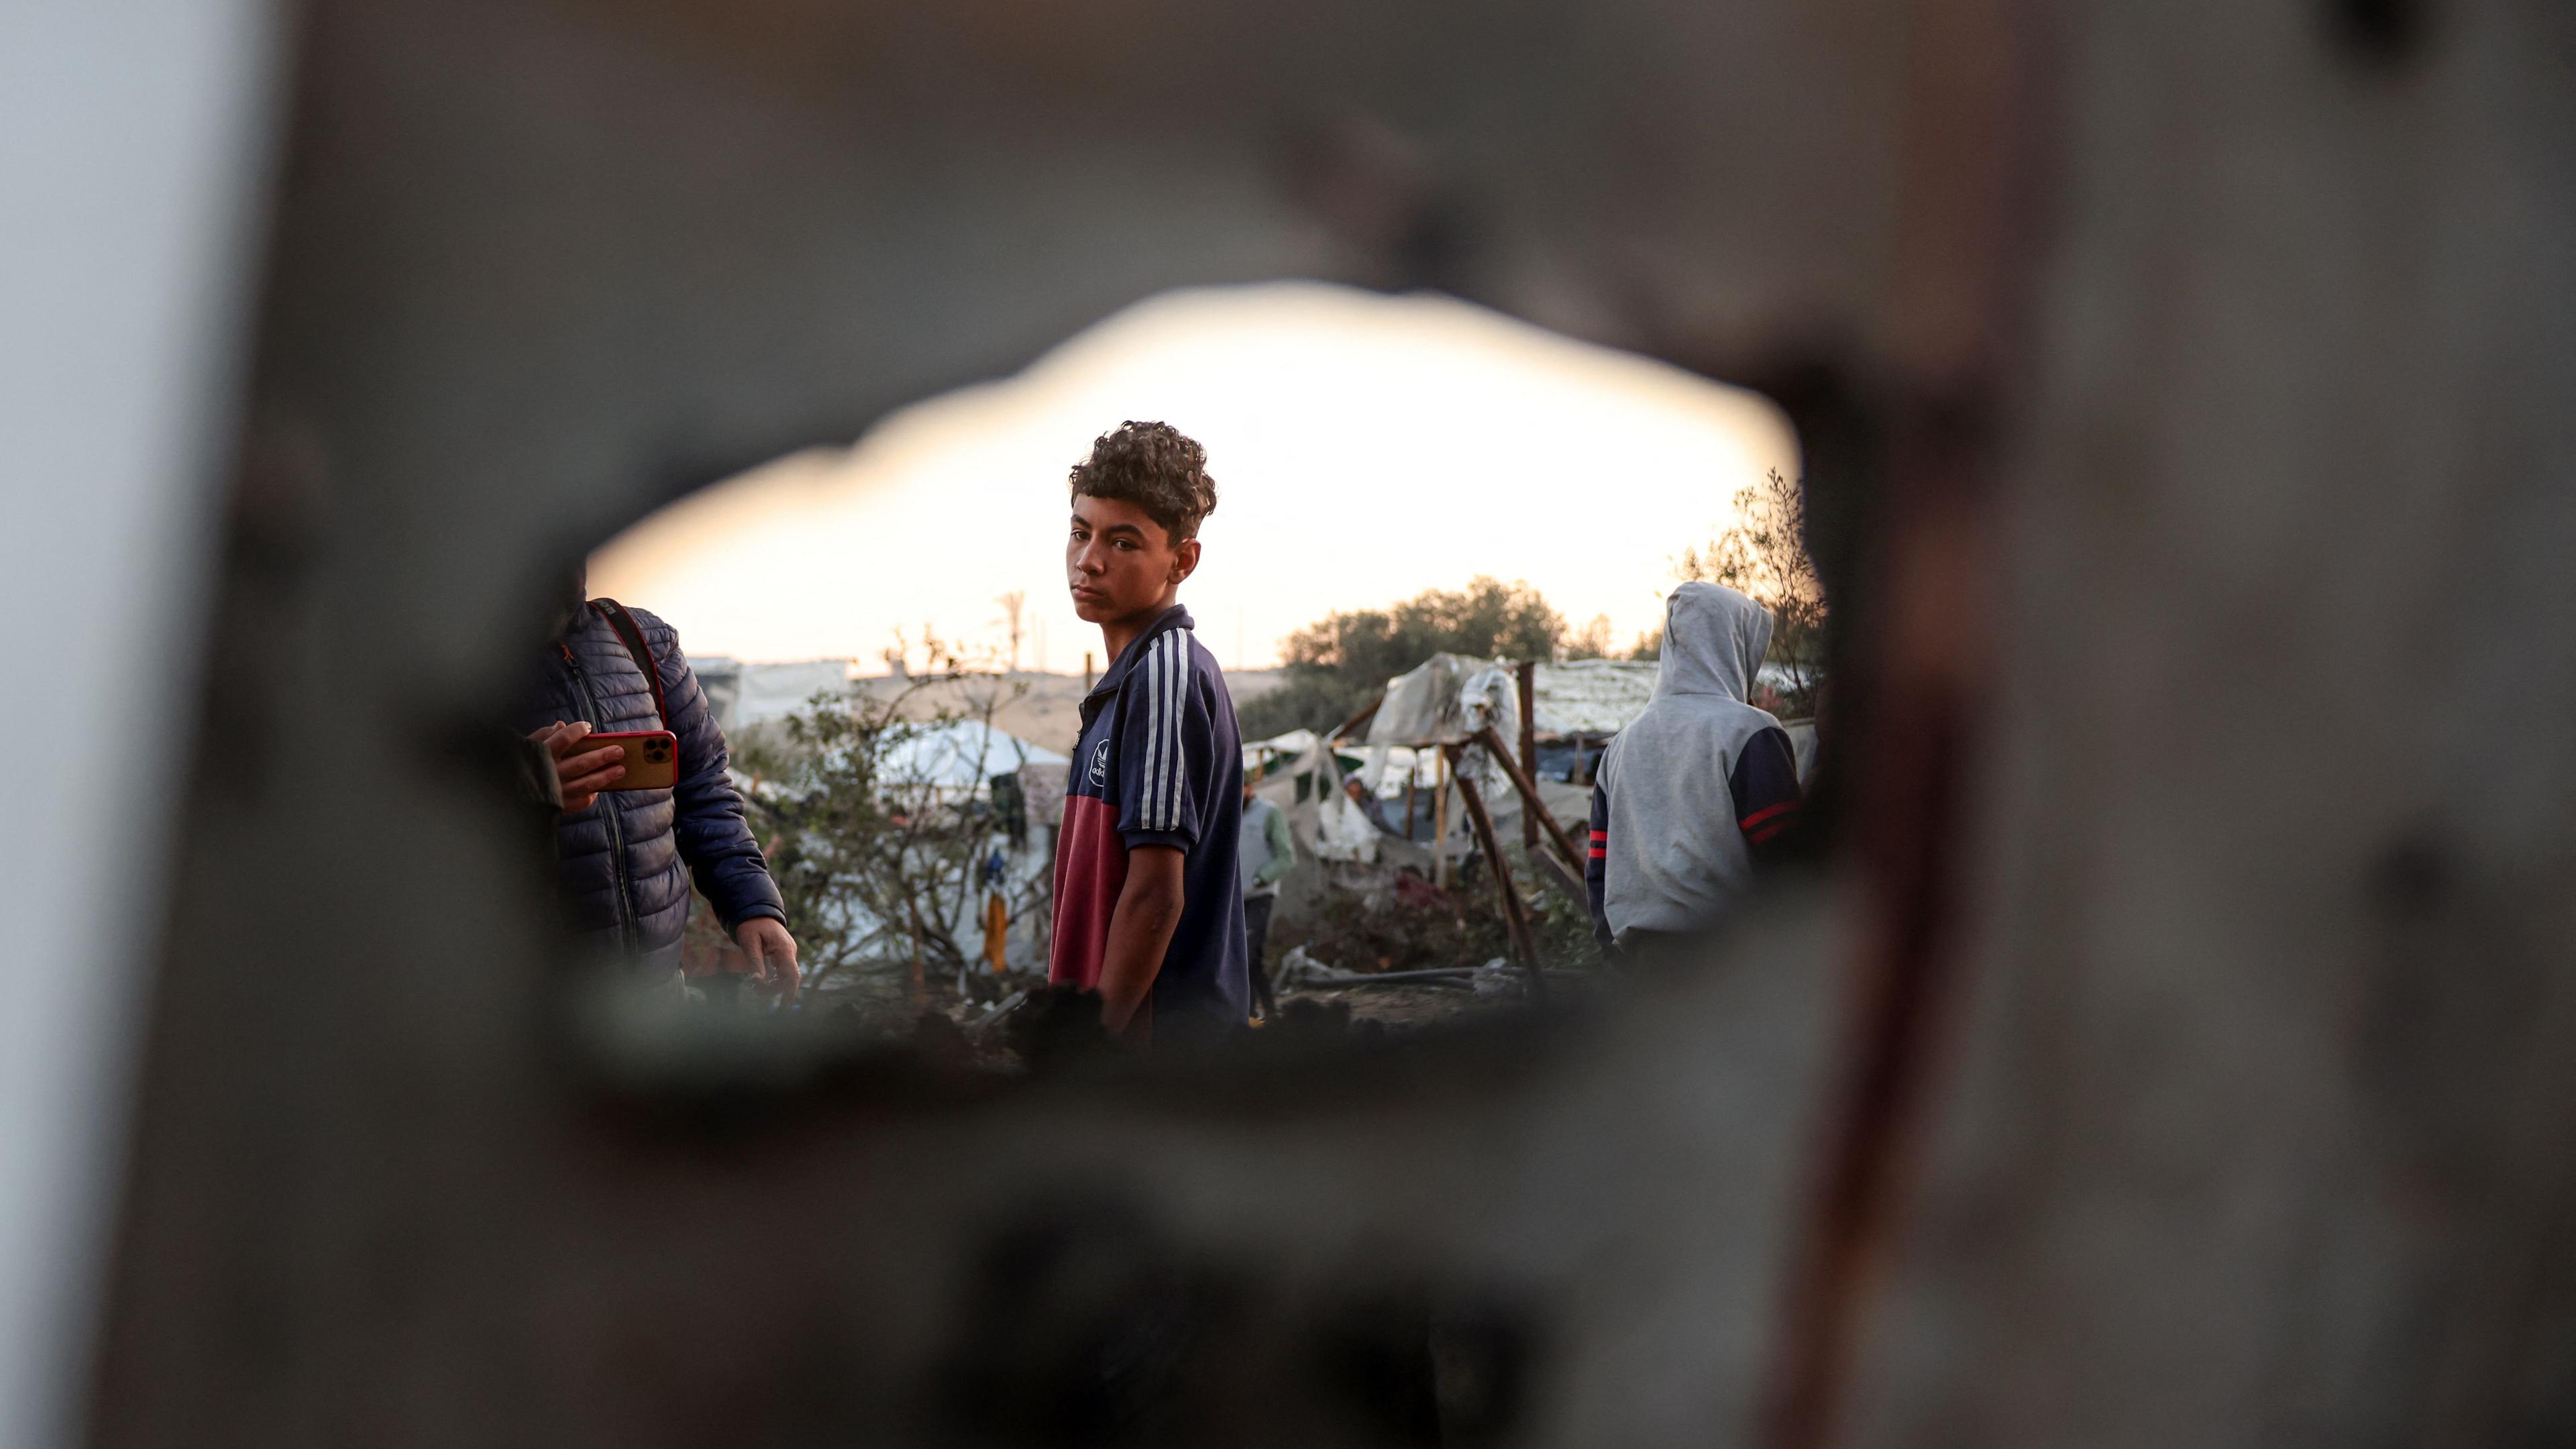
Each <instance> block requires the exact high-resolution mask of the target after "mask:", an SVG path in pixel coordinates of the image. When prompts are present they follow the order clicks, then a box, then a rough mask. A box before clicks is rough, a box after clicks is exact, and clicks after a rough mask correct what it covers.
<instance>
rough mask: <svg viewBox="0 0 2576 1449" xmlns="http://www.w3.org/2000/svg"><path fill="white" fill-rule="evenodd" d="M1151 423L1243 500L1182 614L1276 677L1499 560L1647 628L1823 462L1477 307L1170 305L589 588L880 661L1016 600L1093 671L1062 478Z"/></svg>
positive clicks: (1032, 636) (794, 645)
mask: <svg viewBox="0 0 2576 1449" xmlns="http://www.w3.org/2000/svg"><path fill="white" fill-rule="evenodd" d="M1127 418H1160V419H1162V420H1164V421H1167V422H1169V423H1171V424H1172V425H1173V426H1175V427H1177V428H1179V429H1181V430H1182V431H1183V432H1185V433H1188V434H1189V435H1190V436H1192V437H1194V438H1197V439H1198V440H1199V441H1200V442H1201V443H1203V444H1205V445H1206V447H1207V450H1208V471H1209V473H1210V474H1211V475H1213V476H1214V477H1215V479H1216V482H1217V498H1218V502H1217V510H1216V512H1215V514H1214V515H1213V516H1211V517H1210V518H1209V519H1208V521H1207V523H1206V525H1205V526H1204V527H1203V528H1202V530H1201V533H1200V537H1201V539H1202V540H1203V542H1204V549H1205V551H1204V557H1203V560H1202V562H1201V564H1200V567H1199V571H1198V573H1197V574H1196V575H1195V576H1194V577H1193V578H1192V579H1191V580H1190V581H1189V582H1188V583H1187V584H1184V585H1183V586H1182V588H1181V602H1182V603H1184V604H1185V605H1188V606H1189V608H1190V610H1191V613H1192V614H1193V615H1194V616H1195V618H1196V620H1197V623H1198V628H1199V637H1200V640H1201V642H1203V643H1205V644H1206V645H1208V647H1210V648H1211V649H1213V650H1215V651H1216V654H1217V657H1218V658H1219V659H1220V660H1221V661H1222V662H1223V663H1225V664H1226V665H1227V666H1228V667H1233V668H1256V669H1257V668H1266V667H1269V666H1271V665H1273V664H1275V663H1276V662H1277V659H1278V645H1279V642H1280V641H1281V640H1282V639H1284V638H1285V637H1286V636H1287V635H1288V634H1289V633H1290V632H1291V631H1293V630H1295V629H1297V628H1299V627H1301V626H1303V625H1305V624H1308V623H1311V622H1313V621H1314V620H1316V619H1318V618H1321V617H1323V616H1324V615H1325V614H1327V613H1330V612H1333V611H1336V610H1349V609H1358V608H1376V607H1382V606H1384V605H1386V604H1389V603H1392V602H1395V601H1396V600H1399V599H1404V598H1410V597H1412V596H1413V595H1415V594H1418V593H1420V592H1422V591H1423V590H1424V589H1427V588H1446V589H1455V588H1458V587H1460V586H1462V585H1464V584H1465V583H1466V582H1467V581H1468V580H1469V579H1470V578H1471V577H1473V576H1475V575H1478V574H1490V575H1492V576H1494V577H1496V578H1500V579H1504V580H1514V579H1525V580H1527V581H1528V582H1529V583H1530V584H1531V585H1532V586H1533V587H1535V588H1537V589H1538V590H1539V591H1540V592H1541V593H1542V594H1544V595H1545V596H1546V597H1547V600H1548V602H1549V603H1550V604H1551V605H1553V606H1554V607H1555V608H1556V609H1557V610H1558V612H1560V613H1561V614H1563V615H1564V616H1565V618H1566V620H1567V622H1568V624H1569V625H1571V626H1573V627H1576V628H1581V627H1582V626H1583V625H1585V624H1586V623H1588V622H1589V621H1590V620H1592V619H1593V618H1594V617H1595V616H1596V615H1606V616H1607V617H1608V618H1609V619H1610V622H1611V630H1612V637H1613V638H1614V639H1615V640H1617V641H1619V642H1620V643H1622V644H1625V643H1626V642H1627V641H1629V640H1630V639H1632V638H1634V637H1635V636H1636V635H1638V634H1640V633H1643V632H1645V631H1647V630H1650V629H1652V628H1654V627H1655V626H1656V625H1658V624H1659V623H1661V621H1662V617H1663V616H1662V604H1661V600H1662V597H1663V594H1664V592H1665V591H1666V590H1667V589H1668V588H1669V587H1670V586H1671V582H1672V569H1671V560H1672V558H1673V557H1674V556H1675V555H1678V554H1679V553H1680V552H1681V551H1682V550H1683V549H1684V548H1686V547H1689V546H1692V545H1695V544H1705V543H1706V542H1707V541H1708V540H1709V539H1710V538H1711V537H1713V536H1714V535H1715V534H1716V533H1717V532H1718V531H1720V530H1721V529H1722V528H1723V527H1725V525H1726V523H1727V522H1728V521H1729V519H1730V518H1731V516H1732V512H1733V497H1734V494H1735V491H1736V490H1737V489H1738V488H1740V487H1742V486H1744V485H1745V484H1747V483H1749V482H1752V481H1754V480H1756V479H1758V478H1760V477H1761V475H1762V472H1763V470H1764V469H1765V468H1775V467H1776V468H1779V469H1781V470H1782V471H1783V472H1787V473H1790V474H1792V476H1794V470H1795V468H1796V466H1797V456H1796V445H1795V443H1794V441H1793V440H1792V439H1791V437H1790V435H1789V432H1788V428H1787V425H1786V423H1785V422H1784V421H1783V420H1782V419H1781V417H1780V415H1779V413H1778V411H1777V410H1776V409H1775V408H1773V407H1772V406H1771V405H1770V403H1768V402H1767V401H1765V400H1764V399H1762V398H1761V397H1759V396H1758V395H1756V394H1753V393H1750V392H1746V391H1743V390H1740V389H1736V388H1729V387H1725V386H1722V385H1720V384H1717V383H1712V382H1709V381H1708V380H1706V379H1704V378H1700V377H1698V376H1696V375H1694V374H1691V373H1688V372H1685V371H1682V370H1681V369H1678V368H1674V367H1671V366H1668V365H1666V364H1663V363H1660V362H1656V361H1653V360H1651V359H1647V358H1642V357H1637V356H1633V355H1631V354H1627V353H1621V352H1616V351H1613V350H1610V349H1607V348H1601V347H1595V346H1592V345H1590V344H1587V343H1581V342H1576V341H1573V340H1571V339H1568V338H1565V337H1562V336H1559V335H1557V334H1555V333H1551V332H1548V331H1546V330H1544V329H1541V328H1537V327H1533V326H1530V325H1529V324H1527V323H1524V322H1520V321H1518V320H1516V319H1513V318H1510V317H1506V316H1503V315H1501V314H1499V313H1495V312H1491V311H1487V310H1485V309H1482V308H1478V307H1474V306H1471V305H1469V304H1467V303H1464V302H1459V301H1456V300H1454V299H1451V298H1447V297H1439V296H1431V295H1415V296H1403V297H1387V296H1380V295H1376V294H1372V293H1365V292H1359V291H1354V290H1351V289H1347V288H1341V287H1334V286H1327V285H1324V284H1320V283H1295V282H1289V283H1274V284H1268V285H1263V286H1256V287H1231V288H1221V289H1202V290H1193V291H1182V292H1172V293H1166V294H1164V295H1162V296H1158V297H1154V298H1150V299H1148V300H1146V301H1143V302H1140V303H1138V304H1136V305H1135V306H1133V307H1130V308H1128V309H1126V310H1125V311H1122V312H1119V313H1117V314H1116V315H1114V316H1112V317H1109V318H1108V319H1106V320H1104V321H1102V322H1100V323H1098V324H1097V325H1095V326H1093V327H1091V328H1088V329H1086V330H1085V331H1083V332H1082V333H1080V334H1078V335H1076V336H1075V337H1074V338H1072V339H1071V340H1069V341H1067V342H1066V343H1064V344H1063V345H1062V346H1060V347H1058V348H1056V349H1055V350H1053V351H1051V352H1049V353H1048V354H1046V355H1045V356H1044V357H1041V358H1040V359H1038V360H1037V361H1036V362H1035V363H1033V364H1031V365H1030V367H1029V368H1028V369H1027V370H1025V371H1023V372H1022V373H1020V374H1019V375H1017V376H1015V377H1011V378H1007V379H1003V380H1000V381H996V382H989V383H982V384H977V385H975V386H971V387H967V388H962V389H959V390H957V391H955V392H951V393H947V394H944V395H942V396H939V397H935V398H931V399H929V400H927V401H925V402H921V403H918V404H915V405H913V406H911V407H907V408H903V409H901V410H898V411H896V412H894V413H892V414H889V415H888V416H887V417H886V418H885V419H884V420H883V421H881V422H880V423H879V424H877V425H876V426H875V427H873V428H871V429H870V430H869V431H868V433H867V434H866V435H865V436H864V437H862V438H861V439H859V441H858V442H857V443H856V444H855V445H853V446H849V447H818V448H811V449H807V450H805V451H802V452H799V453H795V454H792V455H790V456H788V457H785V458H781V459H779V460H777V461H776V462H773V463H770V464H767V465H765V466H763V467H760V468H756V469H753V470H751V471H750V472H747V473H744V474H741V475H739V476H737V477H734V478H731V479H727V480H725V481H723V482H720V483H717V484H714V485H712V486H710V487H708V488H706V489H704V490H702V491H700V492H698V493H696V494H694V495H692V496H690V497H688V498H684V499H682V500H680V501H679V502H677V503H674V504H672V505H670V506H669V507H666V508H664V509H662V510H661V511H660V512H658V513H655V514H654V515H652V516H651V517H649V518H647V519H645V520H643V521H642V522H640V523H638V524H636V525H635V526H634V527H632V528H630V529H628V530H627V531H626V532H624V533H623V534H620V535H619V536H618V537H617V538H615V539H613V540H611V541H610V542H609V543H608V544H607V545H605V546H603V547H602V548H601V549H600V550H599V551H598V552H597V553H595V554H594V555H593V556H592V558H591V561H590V577H591V589H592V592H593V593H596V594H602V595H608V596H612V597H615V598H618V599H622V600H624V601H626V602H628V603H632V604H637V605H640V606H642V607H645V608H648V609H651V610H653V611H654V612H656V613H659V614H662V615H663V616H664V617H666V618H667V619H669V620H670V621H671V623H672V624H673V625H674V626H675V627H677V628H678V629H679V631H680V637H681V640H682V642H683V644H684V646H685V647H686V648H687V649H688V650H689V651H690V652H691V653H694V654H700V655H714V654H729V655H733V656H735V657H738V658H742V659H748V660H763V661H766V660H782V661H783V660H797V659H833V658H852V659H857V660H860V661H862V663H863V664H873V663H874V662H875V661H877V660H879V659H880V658H881V657H882V655H883V653H884V651H885V649H886V648H887V646H889V645H891V644H892V643H893V642H894V631H895V630H897V629H902V630H905V631H907V632H908V633H909V632H917V631H918V630H920V629H921V628H922V627H923V626H924V625H925V624H926V625H928V626H929V627H930V628H932V629H933V630H934V631H935V632H937V633H938V634H939V635H940V636H941V637H942V638H943V639H951V640H965V641H969V642H971V643H973V644H976V645H981V646H988V647H998V646H999V644H1000V640H1001V634H1002V630H1001V624H1000V619H1001V612H1002V611H1001V608H1000V606H999V604H998V603H997V602H996V600H997V598H998V597H999V596H1000V595H1002V594H1004V593H1007V592H1010V591H1013V590H1018V591H1021V592H1024V593H1025V594H1026V595H1027V596H1028V603H1027V611H1026V614H1025V615H1024V627H1025V630H1026V642H1025V643H1024V644H1023V647H1022V649H1021V654H1020V665H1021V667H1023V668H1030V669H1049V670H1052V671H1054V672H1058V673H1070V672H1076V671H1078V670H1079V669H1080V668H1081V665H1082V652H1083V651H1084V650H1085V649H1090V650H1093V651H1095V652H1096V651H1097V650H1098V649H1099V636H1098V633H1097V632H1096V631H1095V630H1094V629H1092V628H1091V627H1090V626H1088V625H1085V624H1083V623H1082V622H1081V621H1080V620H1079V619H1077V618H1076V617H1075V616H1074V613H1073V609H1072V606H1071V603H1070V601H1069V599H1068V598H1067V597H1066V594H1065V588H1064V579H1063V536H1064V525H1065V511H1066V510H1065V501H1066V500H1065V494H1064V476H1065V471H1066V470H1067V469H1068V468H1069V467H1071V466H1072V464H1073V463H1074V462H1076V461H1077V460H1079V459H1080V458H1081V457H1082V456H1084V455H1085V454H1086V453H1087V452H1088V451H1089V449H1090V445H1091V440H1092V438H1093V437H1094V436H1096V435H1097V434H1099V433H1101V432H1103V431H1105V430H1107V429H1109V428H1112V427H1115V426H1116V425H1117V424H1118V423H1119V422H1120V421H1122V420H1124V419H1127ZM1469 480H1473V481H1472V483H1471V482H1470V481H1469ZM1470 489H1472V490H1473V491H1472V493H1471V492H1470V491H1469V490H1470ZM1462 504H1463V505H1464V506H1461V505H1462ZM1613 504H1615V505H1616V512H1617V523H1616V525H1615V526H1612V525H1609V524H1605V523H1604V522H1603V521H1602V520H1603V519H1604V517H1605V513H1604V510H1605V509H1606V508H1608V507H1610V506H1612V505H1613Z"/></svg>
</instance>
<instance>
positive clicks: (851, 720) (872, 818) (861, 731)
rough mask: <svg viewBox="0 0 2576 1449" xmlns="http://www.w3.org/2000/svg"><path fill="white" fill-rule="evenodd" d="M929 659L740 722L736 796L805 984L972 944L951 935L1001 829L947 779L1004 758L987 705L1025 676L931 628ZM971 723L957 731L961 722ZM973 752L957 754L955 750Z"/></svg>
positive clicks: (969, 925) (967, 952) (992, 706)
mask: <svg viewBox="0 0 2576 1449" xmlns="http://www.w3.org/2000/svg"><path fill="white" fill-rule="evenodd" d="M924 646H925V648H926V650H927V652H928V654H929V657H930V661H931V663H932V665H933V666H934V668H938V669H940V670H941V672H939V673H936V674H930V675H914V676H911V677H909V678H907V679H905V680H904V681H903V682H902V684H901V686H900V687H899V688H897V689H895V690H893V691H892V692H891V693H887V694H874V693H870V692H868V691H867V690H865V689H858V688H853V689H850V690H845V691H839V692H825V693H822V694H818V695H816V696H815V697H814V698H813V699H812V700H810V701H808V702H807V704H806V706H805V707H804V708H803V709H801V710H799V711H797V712H795V713H793V714H791V715H789V716H788V717H787V718H786V719H784V720H781V721H778V722H776V723H775V724H771V725H766V726H762V727H761V728H759V729H758V730H755V731H750V732H747V733H746V735H745V737H744V739H743V740H742V741H741V745H740V748H739V749H738V750H737V752H736V764H737V767H738V768H740V769H742V770H743V771H745V772H746V773H749V774H750V775H752V776H753V787H752V788H751V789H750V790H748V791H746V792H745V793H744V805H745V808H746V809H747V810H748V812H749V813H750V815H751V817H752V822H753V828H754V830H755V832H756V833H757V834H758V835H759V837H760V838H761V839H763V840H764V841H767V842H769V869H770V875H771V876H772V877H773V878H774V879H775V880H776V881H777V882H778V888H779V893H780V895H781V896H782V897H783V898H784V899H785V903H786V908H787V924H788V929H790V930H791V931H793V932H795V933H796V939H797V942H798V945H799V947H800V949H801V952H802V956H803V964H804V966H805V968H806V980H807V982H808V984H809V985H813V986H824V985H827V984H830V983H832V982H834V981H835V980H846V979H848V978H849V977H852V976H855V975H858V974H861V973H863V972H865V971H867V970H869V969H871V968H887V969H899V970H902V971H905V972H909V971H911V970H913V969H914V968H915V966H916V963H917V965H918V966H919V967H920V968H921V969H923V970H925V971H932V970H935V971H939V972H943V973H944V972H947V971H951V970H956V969H959V968H962V967H964V966H965V965H966V964H967V963H968V961H969V960H970V959H971V958H972V957H973V956H974V955H975V954H976V952H975V951H974V949H972V948H971V947H970V946H968V945H967V944H966V943H965V942H963V941H961V939H960V937H961V936H962V935H964V934H966V933H968V932H970V931H971V930H973V929H974V928H975V927H976V926H977V925H978V923H979V920H980V911H979V907H980V906H981V904H982V902H983V899H984V889H985V886H984V882H983V879H982V876H983V866H984V862H985V860H986V859H987V857H988V856H989V855H990V854H991V853H992V851H993V850H994V849H995V848H996V846H997V845H998V843H999V841H1000V838H1001V822H1000V821H998V820H997V819H996V818H995V816H994V812H993V810H992V807H991V804H990V802H989V801H988V800H987V799H985V798H983V797H981V796H979V794H978V793H977V791H976V790H975V789H973V788H971V787H970V788H960V786H959V785H958V784H957V783H956V782H957V781H959V780H970V781H977V782H981V781H987V780H989V779H990V778H991V777H992V776H993V775H995V774H1000V773H1003V772H1004V771H1006V770H1009V769H1011V768H1013V767H1015V765H1016V761H1014V760H1010V759H986V758H983V757H982V756H983V755H985V754H986V753H988V752H989V749H990V743H989V742H990V741H991V739H992V733H991V725H992V719H993V715H994V712H995V710H996V709H997V708H998V707H999V706H1000V704H1001V703H1002V701H1003V700H1004V699H1005V698H1007V697H1008V695H1009V694H1010V693H1011V692H1012V691H1014V690H1017V689H1024V688H1025V687H1026V686H1025V685H1015V684H1009V683H1006V682H1005V681H1004V680H1002V679H1000V678H998V677H995V676H992V675H990V674H989V673H976V672H971V671H968V670H966V669H964V668H962V667H961V666H960V665H959V662H958V660H957V658H956V656H955V654H954V652H953V651H951V650H949V649H948V648H947V647H946V646H944V645H940V644H938V643H937V641H935V640H925V641H924ZM960 680H985V681H989V683H990V685H991V687H990V688H989V689H985V690H983V691H980V692H974V693H971V694H970V697H969V698H970V702H969V704H968V706H967V707H966V708H964V709H959V708H956V707H954V706H945V707H942V708H941V709H939V710H937V711H934V712H932V713H930V714H929V715H927V716H926V717H920V718H913V717H909V716H910V715H911V714H912V712H913V708H914V706H915V701H916V699H917V698H918V697H919V696H920V695H921V694H922V692H923V691H924V690H927V689H929V688H931V687H932V686H934V685H940V684H954V683H955V682H957V681H960ZM970 723H973V724H981V725H983V726H984V728H983V729H982V730H970V731H959V730H958V729H957V728H956V727H957V726H959V725H961V724H970ZM961 748H964V749H971V750H973V751H974V752H975V753H976V755H977V758H975V759H972V760H958V759H956V758H955V754H956V751H957V750H959V749H961ZM1007 894H1016V895H1017V896H1019V897H1020V899H1016V900H1011V901H1010V902H1009V904H1010V907H1011V915H1012V917H1013V919H1022V918H1025V916H1026V915H1027V913H1028V912H1029V911H1031V910H1033V909H1036V908H1038V907H1039V906H1040V905H1041V904H1042V902H1043V898H1044V896H1045V894H1046V885H1045V881H1044V878H1043V873H1040V876H1039V878H1037V879H1035V880H1032V881H1030V882H1028V883H1026V884H1025V885H1023V886H1021V887H1018V888H1017V889H1016V890H1014V891H1011V892H1008V893H1007Z"/></svg>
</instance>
